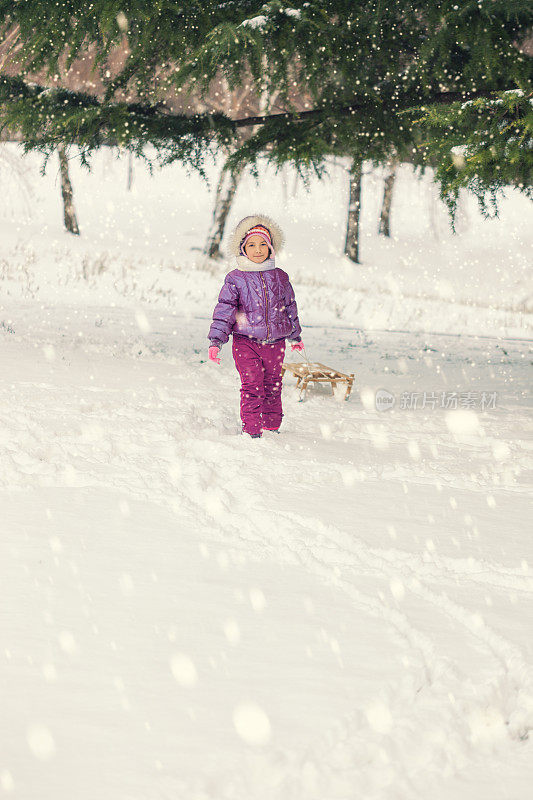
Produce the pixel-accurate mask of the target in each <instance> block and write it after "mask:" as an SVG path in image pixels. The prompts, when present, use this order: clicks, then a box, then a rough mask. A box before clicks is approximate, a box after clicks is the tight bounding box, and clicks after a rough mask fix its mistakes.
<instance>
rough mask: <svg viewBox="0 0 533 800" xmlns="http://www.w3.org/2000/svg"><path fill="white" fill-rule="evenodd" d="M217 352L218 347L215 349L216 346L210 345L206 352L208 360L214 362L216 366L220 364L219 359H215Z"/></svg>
mask: <svg viewBox="0 0 533 800" xmlns="http://www.w3.org/2000/svg"><path fill="white" fill-rule="evenodd" d="M219 350H220V347H217V346H216V344H212V345H211V347H210V348H209V351H208V354H209V358H210V360H211V361H214V362H215V363H216V364H220V358H217V355H218V352H219Z"/></svg>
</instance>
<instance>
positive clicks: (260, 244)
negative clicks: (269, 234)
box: [244, 235, 268, 264]
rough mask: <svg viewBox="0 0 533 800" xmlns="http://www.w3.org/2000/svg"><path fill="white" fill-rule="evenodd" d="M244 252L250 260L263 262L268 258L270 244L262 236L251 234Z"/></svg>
mask: <svg viewBox="0 0 533 800" xmlns="http://www.w3.org/2000/svg"><path fill="white" fill-rule="evenodd" d="M244 252H245V253H246V255H247V256H248V258H249V259H250V261H253V262H255V263H256V264H262V263H263V261H266V259H267V258H268V244H267V243H266V241H265V239H263V237H262V236H259V235H258V236H250V238H249V239H248V241H247V242H246V245H245V248H244Z"/></svg>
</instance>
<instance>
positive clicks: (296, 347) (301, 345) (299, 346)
mask: <svg viewBox="0 0 533 800" xmlns="http://www.w3.org/2000/svg"><path fill="white" fill-rule="evenodd" d="M303 349H304V343H303V342H295V343H294V344H291V350H298V352H299V353H301V352H302V350H303Z"/></svg>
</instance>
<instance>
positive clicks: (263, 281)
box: [259, 272, 270, 341]
mask: <svg viewBox="0 0 533 800" xmlns="http://www.w3.org/2000/svg"><path fill="white" fill-rule="evenodd" d="M259 274H260V275H261V282H262V284H263V290H264V292H265V322H266V329H267V341H268V340H269V339H270V332H269V330H268V297H267V290H266V284H265V280H264V278H263V273H262V272H259Z"/></svg>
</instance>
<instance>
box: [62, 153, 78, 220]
mask: <svg viewBox="0 0 533 800" xmlns="http://www.w3.org/2000/svg"><path fill="white" fill-rule="evenodd" d="M57 152H58V154H59V170H60V172H61V194H62V195H63V218H64V220H65V228H66V229H67V231H68V232H69V233H73V234H75V235H76V236H79V235H80V229H79V227H78V220H77V219H76V211H75V209H74V198H73V192H72V184H71V182H70V177H69V174H68V158H67V151H66V149H65V146H64V145H62V144H59V145H58V146H57Z"/></svg>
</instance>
